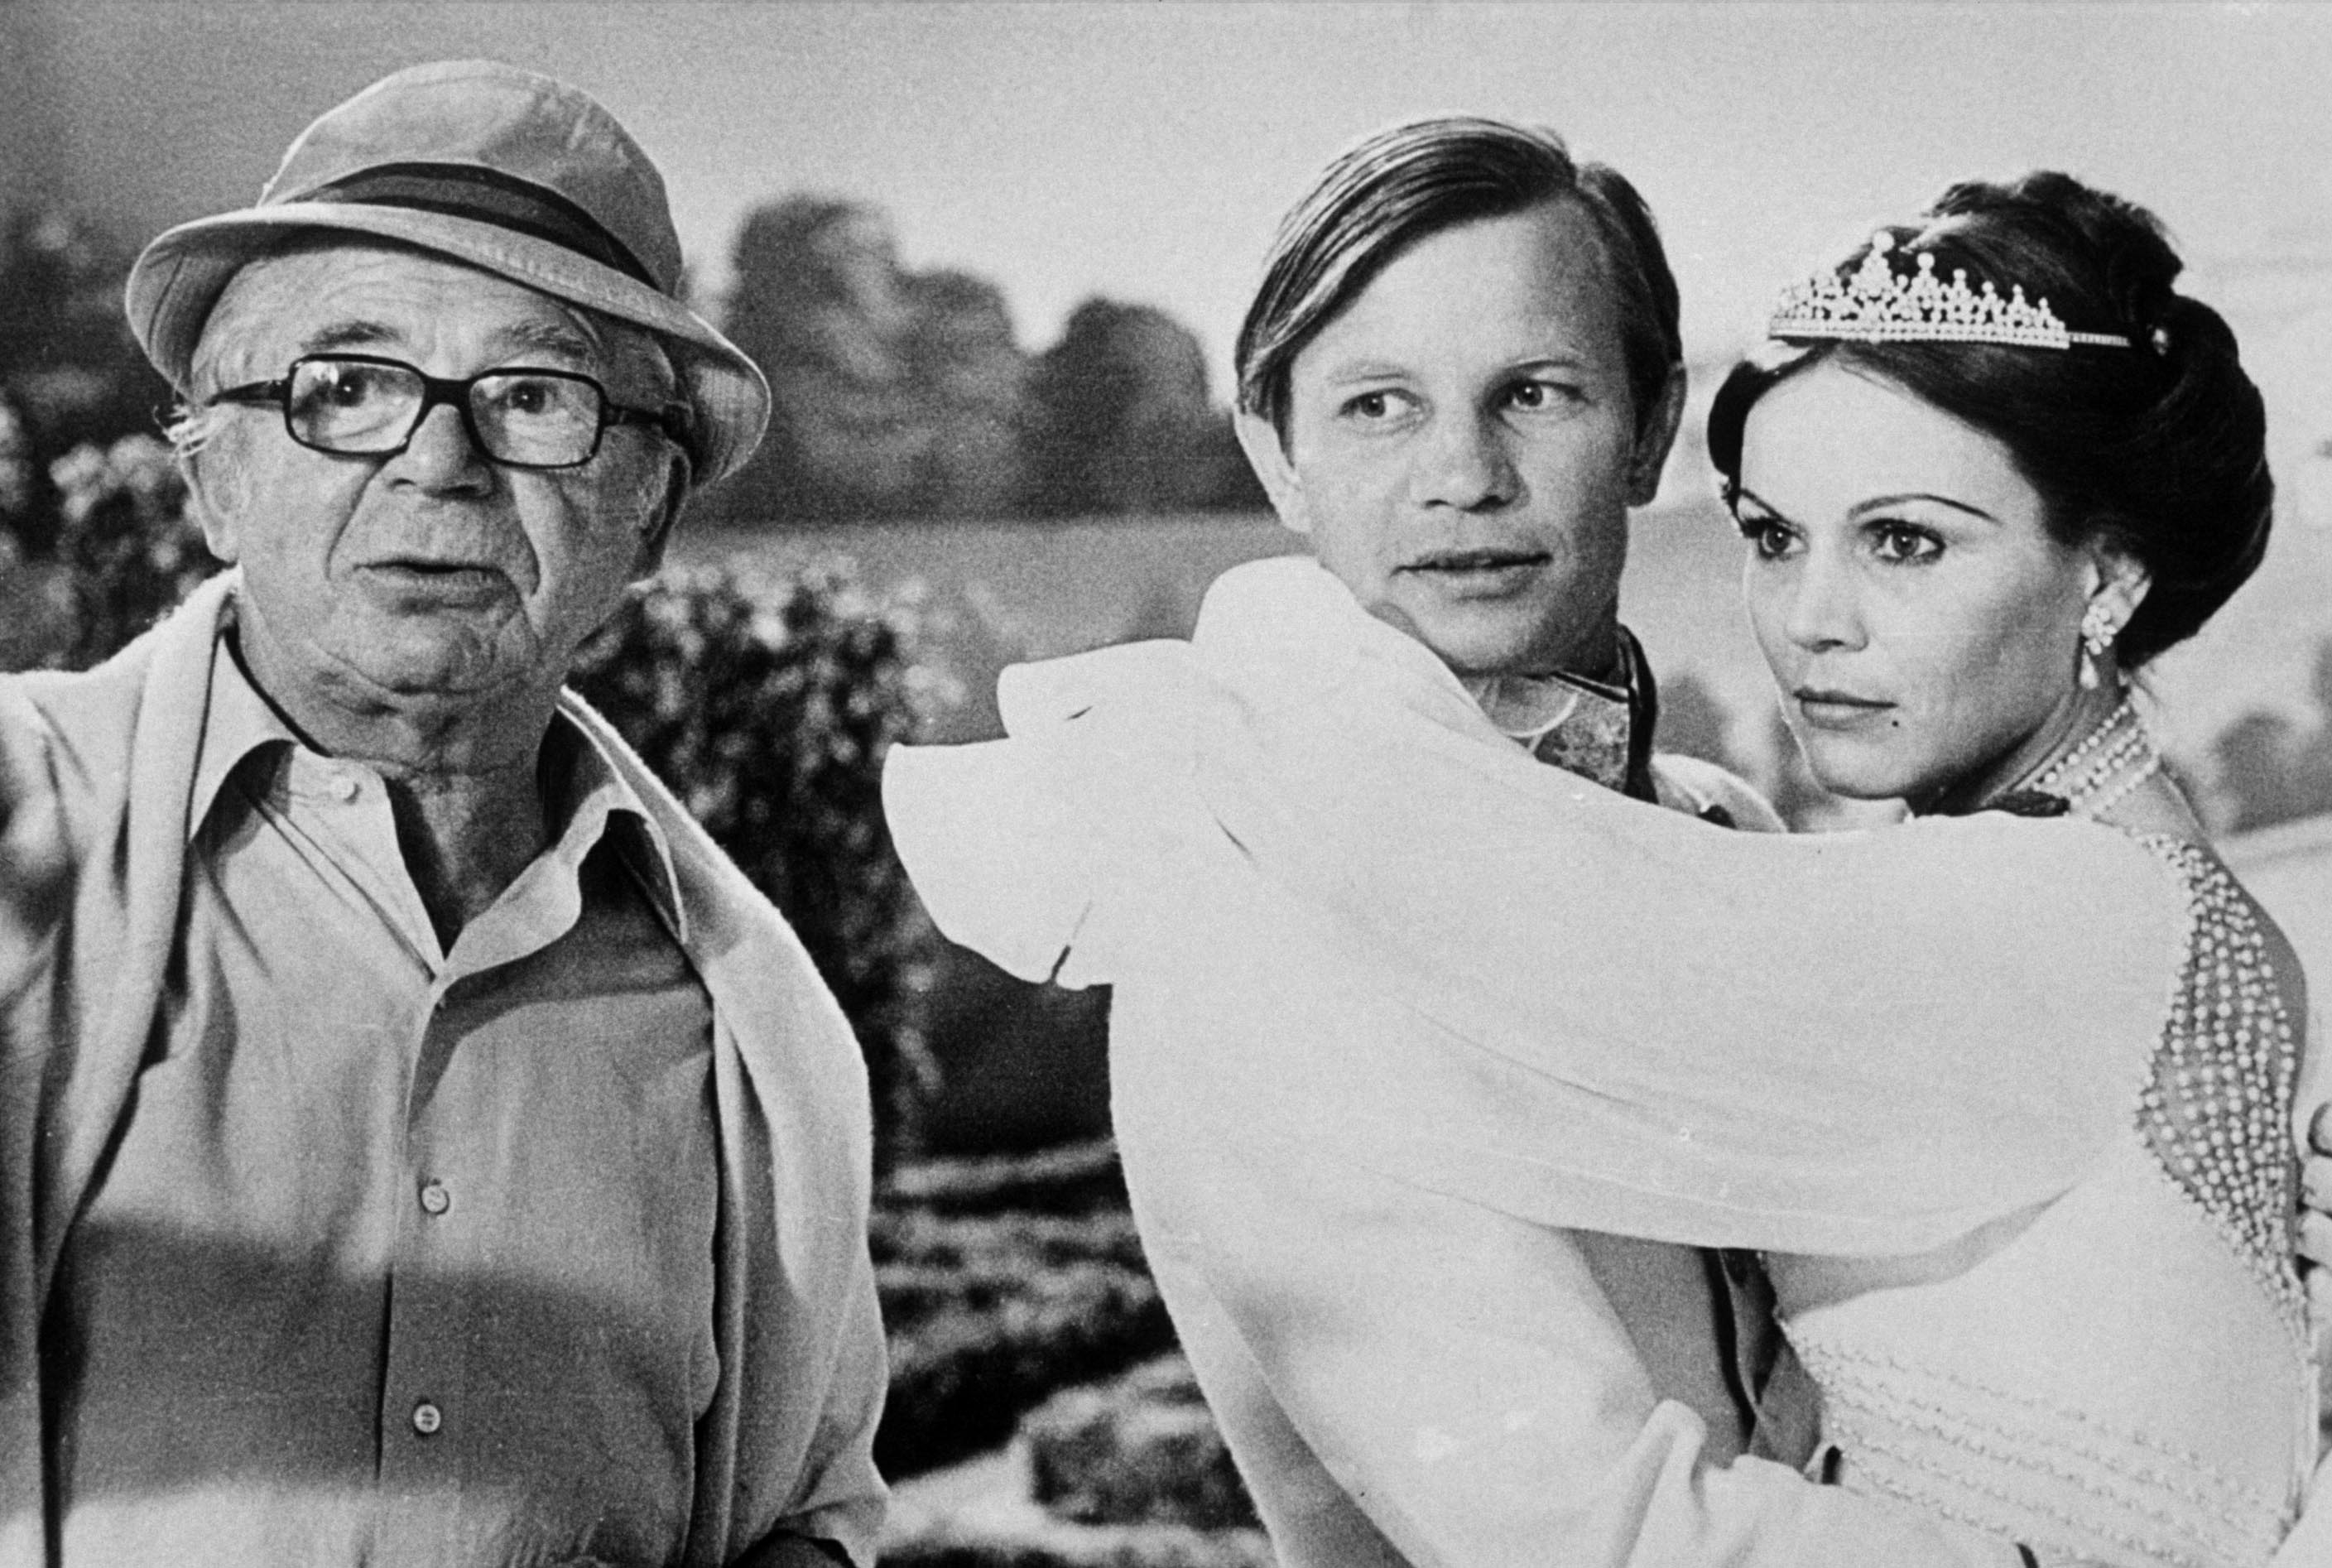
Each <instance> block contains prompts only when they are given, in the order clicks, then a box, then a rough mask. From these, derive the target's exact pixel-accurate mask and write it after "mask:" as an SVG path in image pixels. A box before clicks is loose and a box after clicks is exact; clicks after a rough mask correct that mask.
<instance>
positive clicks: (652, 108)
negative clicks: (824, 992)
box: [5, 0, 2332, 396]
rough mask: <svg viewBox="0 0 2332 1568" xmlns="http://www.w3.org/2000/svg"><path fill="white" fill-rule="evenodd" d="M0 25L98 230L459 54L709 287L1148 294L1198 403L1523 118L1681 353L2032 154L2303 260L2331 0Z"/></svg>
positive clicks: (2178, 217)
mask: <svg viewBox="0 0 2332 1568" xmlns="http://www.w3.org/2000/svg"><path fill="white" fill-rule="evenodd" d="M5 3H7V4H10V5H19V6H24V7H28V8H29V11H28V13H27V14H31V15H33V19H34V24H35V25H36V26H37V27H39V28H41V29H43V32H44V34H45V37H46V41H47V48H48V53H50V55H51V57H52V58H51V61H50V64H49V68H48V69H47V70H46V71H44V72H42V73H41V74H42V75H43V77H44V78H45V79H46V85H45V91H47V92H48V93H49V94H50V95H51V97H52V100H53V101H52V103H51V106H50V110H49V118H50V120H52V121H53V125H52V127H51V133H52V134H53V135H54V136H55V137H56V138H57V139H58V144H59V146H60V147H62V148H67V149H69V151H70V157H69V158H67V159H66V160H65V164H64V166H65V167H70V168H71V169H72V178H73V180H74V182H75V184H76V185H77V186H93V187H101V191H102V194H101V195H100V197H99V198H98V199H100V201H102V200H104V199H106V198H109V197H110V199H112V200H113V201H114V203H115V204H116V210H117V211H119V212H120V213H123V214H125V215H127V216H126V218H125V219H124V220H122V221H126V222H127V224H128V225H129V226H130V227H133V228H144V229H147V230H149V231H150V229H151V228H152V227H155V226H158V225H160V224H162V223H166V222H168V221H174V220H176V219H178V218H182V217H187V216H193V215H197V214H200V213H204V212H209V211H215V210H218V209H219V208H221V207H224V206H233V205H240V203H242V202H243V201H245V200H248V199H249V197H250V196H252V195H253V194H255V192H256V188H257V186H258V185H259V184H260V183H261V181H262V180H263V179H264V177H266V175H267V174H268V172H270V171H271V170H272V167H273V165H274V162H275V159H276V158H277V157H278V156H279V155H280V153H281V150H282V148H283V147H284V145H285V144H286V143H287V142H288V141H289V140H290V139H291V137H292V135H293V134H294V133H295V132H296V131H297V130H298V129H299V128H300V127H301V125H302V124H304V123H305V122H306V121H307V120H309V119H310V118H311V117H312V116H313V115H314V114H315V113H317V112H319V111H320V110H322V109H324V108H326V107H328V106H329V105H330V103H331V102H333V101H335V100H337V99H339V97H341V96H344V95H345V94H346V93H348V92H349V91H354V90H355V89H356V88H358V87H359V86H361V85H363V84H364V83H365V82H366V81H369V80H371V79H372V78H374V77H375V76H377V75H379V74H381V73H382V72H386V71H387V70H390V69H393V68H395V67H396V66H397V65H400V64H404V63H408V62H414V61H417V60H423V59H428V58H434V57H441V56H447V55H460V54H490V55H496V56H500V57H502V58H504V59H508V60H511V61H514V62H519V63H521V64H525V65H530V66H533V67H537V68H540V69H542V70H546V71H550V72H553V73H555V74H558V75H560V76H563V77H566V78H568V79H569V80H571V81H576V82H578V84H580V85H582V86H583V87H585V88H587V89H588V90H589V91H591V92H593V93H594V94H596V95H597V96H598V97H599V98H600V99H602V100H604V101H605V102H606V103H607V105H608V106H609V107H610V108H611V109H613V110H615V111H616V114H617V116H618V117H619V118H621V119H622V120H625V121H626V123H627V124H628V125H629V126H630V127H631V129H633V131H634V132H635V133H636V135H637V136H638V137H639V138H640V139H641V140H642V141H643V142H644V143H645V145H646V146H647V147H648V148H649V149H650V150H651V151H652V153H653V154H654V155H655V157H656V158H658V160H659V161H660V163H661V164H662V166H663V167H664V172H665V176H666V178H667V182H668V184H669V186H670V189H671V193H672V197H673V203H674V212H675V215H676V217H677V220H678V223H679V225H680V229H681V234H682V238H683V244H684V245H685V246H686V248H687V250H688V252H689V253H690V255H691V256H692V257H693V258H694V264H695V266H696V268H697V271H698V275H699V277H700V280H701V281H702V282H704V283H706V284H708V285H710V286H711V287H712V288H714V289H717V288H718V287H719V286H720V284H721V283H722V281H723V279H724V277H725V273H726V254H727V250H728V246H729V244H730V243H731V238H732V236H733V234H734V231H735V228H736V225H737V224H738V221H739V219H740V218H741V215H743V214H744V213H745V212H746V211H747V210H749V209H750V207H751V206H754V205H756V204H758V203H760V202H764V201H768V200H770V199H773V198H775V197H777V196H782V195H785V194H788V193H790V192H796V191H814V192H818V193H823V194H831V195H837V196H850V197H855V198H860V199H864V200H865V201H868V202H872V203H874V204H875V205H877V206H880V207H882V208H883V209H884V211H885V212H886V213H887V214H888V215H889V216H890V218H891V220H892V222H893V223H894V225H895V227H896V230H897V234H898V237H899V242H900V247H901V252H902V255H903V259H904V260H905V262H906V263H908V264H909V265H911V266H914V267H918V268H922V267H938V266H948V267H960V268H963V269H966V270H969V271H971V272H977V273H980V274H982V275H985V276H987V277H989V278H991V279H993V280H994V281H996V282H998V283H999V284H1000V285H1001V286H1002V287H1003V289H1004V291H1005V292H1006V295H1007V298H1008V300H1009V301H1011V304H1012V306H1013V310H1014V313H1015V322H1016V329H1017V330H1018V333H1019V335H1020V336H1021V338H1022V339H1023V341H1024V342H1025V343H1027V345H1028V346H1030V347H1032V348H1041V347H1042V346H1044V345H1045V344H1046V343H1047V342H1049V341H1050V340H1051V339H1052V338H1053V337H1054V336H1055V335H1056V333H1057V331H1058V330H1059V327H1060V324H1061V321H1062V320H1063V319H1064V318H1065V317H1066V314H1067V312H1068V311H1070V310H1071V309H1072V308H1073V307H1074V306H1075V304H1076V303H1077V302H1078V301H1081V300H1083V299H1085V298H1087V297H1090V296H1093V295H1096V294H1099V295H1106V296H1109V297H1111V298H1114V299H1119V300H1125V301H1143V302H1148V303H1153V304H1157V305H1160V306H1162V307H1163V308H1165V309H1166V310H1167V311H1170V312H1171V313H1172V314H1173V315H1174V316H1176V317H1177V318H1179V319H1180V320H1182V321H1184V322H1186V323H1187V324H1188V325H1190V327H1191V328H1192V329H1194V330H1196V331H1198V332H1199V336H1200V338H1201V339H1202V341H1204V343H1205V344H1206V345H1207V348H1208V350H1209V358H1210V361H1211V363H1212V365H1213V367H1214V386H1215V387H1216V391H1217V395H1218V396H1222V395H1223V394H1224V390H1225V387H1226V380H1227V377H1228V364H1229V351H1230V350H1229V346H1230V341H1231V339H1232V336H1233V334H1234V332H1235V331H1236V330H1237V325H1238V317H1239V314H1240V312H1241V311H1242V310H1243V309H1244V306H1245V303H1246V298H1247V292H1248V290H1249V289H1250V288H1251V286H1252V284H1253V282H1254V278H1255V274H1256V270H1257V263H1258V261H1259V258H1260V256H1261V254H1262V252H1263V248H1264V246H1265V244H1266V241H1267V240H1268V238H1269V235H1270V232H1271V229H1272V226H1273V225H1274V224H1275V223H1276V219H1277V217H1278V215H1279V214H1280V212H1281V211H1282V210H1283V209H1284V208H1285V207H1286V206H1288V205H1289V204H1290V203H1291V202H1292V201H1293V200H1294V199H1295V197H1296V196H1298V195H1299V194H1300V193H1301V191H1302V190H1303V188H1304V186H1305V184H1306V182H1307V181H1308V180H1309V178H1310V177H1311V176H1312V175H1313V173H1314V171H1315V170H1316V169H1317V168H1318V167H1319V166H1320V165H1321V164H1322V163H1323V162H1324V160H1325V159H1326V158H1328V157H1329V155H1330V154H1332V153H1333V151H1334V150H1335V149H1336V148H1338V147H1339V146H1341V145H1343V143H1345V142H1347V141H1349V140H1351V139H1353V138H1355V137H1357V136H1359V135H1361V134H1363V133H1365V132H1367V131H1369V130H1371V129H1375V128H1377V127H1379V126H1381V125H1383V124H1385V123H1387V122H1389V121H1391V120H1395V119H1398V118H1400V117H1402V116H1405V115H1409V114H1414V113H1419V112H1429V111H1435V110H1467V111H1473V112H1485V113H1490V114H1497V115H1506V116H1513V117H1517V118H1522V119H1526V120H1535V121H1540V122H1543V123H1546V124H1549V125H1552V126H1553V127H1554V128H1556V129H1558V130H1560V131H1561V132H1562V133H1563V135H1564V136H1565V137H1566V138H1567V139H1569V140H1570V141H1571V143H1572V147H1573V148H1574V150H1575V151H1577V152H1579V153H1581V154H1582V155H1584V156H1587V157H1592V158H1601V159H1603V160H1605V161H1608V162H1610V163H1612V164H1615V165H1617V166H1618V167H1620V169H1622V170H1623V171H1624V172H1626V173H1627V174H1628V175H1629V176H1630V177H1631V178H1633V179H1634V180H1635V181H1636V182H1637V184H1638V185H1639V186H1640V187H1641V188H1642V189H1643V191H1644V192H1645V194H1646V195H1647V196H1648V197H1649V199H1650V201H1651V203H1652V205H1653V206H1654V208H1655V210H1656V211H1657V212H1658V214H1659V215H1660V217H1661V220H1662V222H1663V225H1664V226H1665V229H1666V232H1667V234H1668V241H1669V244H1670V246H1671V249H1672V252H1673V254H1674V261H1675V264H1676V267H1677V272H1678V275H1679V279H1680V282H1681V283H1682V286H1683V290H1684V296H1685V309H1686V325H1687V338H1688V339H1689V340H1690V344H1691V347H1692V349H1693V352H1694V354H1695V356H1696V357H1704V356H1709V355H1715V354H1721V353H1723V352H1725V351H1727V350H1729V349H1731V348H1732V347H1733V346H1735V344H1737V343H1738V342H1740V341H1741V340H1742V339H1744V338H1745V337H1746V336H1747V333H1748V330H1749V328H1750V326H1751V324H1752V323H1753V322H1754V320H1755V319H1756V317H1757V315H1758V314H1759V312H1760V311H1761V310H1762V308H1763V305H1764V303H1765V302H1766V301H1768V300H1769V299H1770V297H1771V296H1772V294H1773V292H1774V291H1775V290H1776V289H1777V288H1779V287H1780V286H1781V285H1782V284H1783V283H1785V282H1788V281H1790V280H1791V279H1792V277H1794V276H1795V275H1797V274H1799V273H1800V272H1803V271H1804V270H1805V269H1806V268H1807V267H1808V266H1809V265H1811V263H1813V262H1815V261H1816V260H1818V259H1819V258H1820V257H1821V254H1822V253H1824V252H1826V251H1829V250H1831V249H1833V248H1836V247H1838V246H1840V245H1842V244H1846V243H1848V242H1849V241H1851V240H1852V239H1853V238H1854V237H1855V236H1856V235H1857V234H1859V233H1860V232H1861V231H1862V230H1864V229H1865V228H1867V227H1868V225H1869V224H1871V223H1872V222H1873V221H1875V220H1878V219H1881V218H1888V217H1901V216H1905V215H1908V214H1909V213H1911V212H1913V211H1915V210H1916V208H1917V207H1918V206H1920V205H1922V204H1923V203H1924V202H1925V201H1926V199H1927V198H1929V197H1931V196H1934V195H1935V193H1936V192H1938V191H1939V190H1940V189H1941V188H1942V187H1943V186H1944V185H1945V184H1946V183H1947V182H1948V181H1949V180H1951V179H1953V178H1956V177H1964V176H1968V175H1999V174H2006V173H2012V172H2015V171H2018V170H2021V169H2023V168H2026V167H2034V166H2041V165H2049V166H2055V167H2065V168H2069V169H2071V170H2073V171H2075V172H2077V173H2079V174H2082V175H2084V176H2087V177H2089V178H2091V179H2093V180H2096V181H2098V182H2099V183H2102V184H2104V185H2106V186H2108V187H2109V188H2113V189H2116V190H2118V191H2120V192H2122V193H2123V194H2125V195H2127V196H2132V197H2134V198H2136V199H2137V200H2139V201H2142V202H2144V203H2146V204H2147V205H2149V206H2153V207H2154V208H2155V210H2156V211H2158V212H2159V213H2160V214H2161V215H2162V216H2163V217H2164V218H2165V220H2166V221H2167V222H2168V223H2169V224H2170V225H2171V226H2172V228H2173V229H2174V232H2175V233H2176V234H2177V235H2178V236H2179V238H2180V240H2181V241H2182V243H2183V244H2184V247H2185V249H2186V250H2187V252H2188V253H2190V255H2191V256H2192V257H2193V259H2194V260H2195V262H2196V263H2197V265H2198V269H2199V268H2207V267H2220V268H2232V269H2235V270H2236V271H2238V272H2240V271H2241V269H2242V268H2244V267H2247V266H2256V265H2258V264H2259V263H2260V260H2261V258H2270V257H2288V256H2290V255H2294V254H2308V255H2318V256H2324V257H2332V109H2327V106H2326V93H2325V88H2326V84H2327V82H2332V9H2319V8H2316V7H2310V6H2304V5H2197V4H2190V5H2114V4H2084V5H2007V4H1994V5H1904V4H1890V5H1685V4H1669V5H1403V4H1367V5H1332V4H1304V5H1274V4H1240V5H1209V4H1195V3H1191V4H1131V3H1128V4H1068V3H1059V4H1044V5H997V4H973V5H940V4H904V3H888V4H864V3H862V4H845V3H826V4H818V3H812V4H792V5H722V4H680V5H654V4H636V3H627V4H620V5H537V4H517V3H483V4H482V3H478V0H466V3H463V4H399V5H388V4H370V3H366V0H332V3H329V4H301V5H284V4H264V5H261V4H217V3H194V0H168V3H167V4H162V5H154V4H132V3H130V0H5ZM124 237H125V238H128V239H130V240H132V241H135V240H139V239H142V238H143V237H145V236H144V234H142V233H134V234H128V235H125V236H124Z"/></svg>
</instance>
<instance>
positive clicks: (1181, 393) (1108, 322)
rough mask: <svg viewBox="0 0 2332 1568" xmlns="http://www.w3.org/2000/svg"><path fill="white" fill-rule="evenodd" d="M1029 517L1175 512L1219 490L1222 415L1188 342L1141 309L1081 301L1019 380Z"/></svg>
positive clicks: (1174, 326) (1160, 317)
mask: <svg viewBox="0 0 2332 1568" xmlns="http://www.w3.org/2000/svg"><path fill="white" fill-rule="evenodd" d="M1029 404H1030V431H1029V470H1030V473H1029V477H1030V492H1029V502H1030V509H1031V510H1032V511H1035V512H1043V513H1048V514H1052V515H1056V516H1075V515H1078V514H1081V513H1086V512H1179V511H1187V510H1189V509H1190V508H1192V507H1196V506H1202V505H1205V504H1207V503H1208V502H1209V501H1210V500H1212V499H1213V492H1215V491H1216V490H1218V489H1219V487H1220V483H1221V476H1220V473H1219V467H1220V460H1221V452H1222V450H1223V448H1225V447H1227V446H1228V445H1229V433H1228V427H1225V428H1222V429H1220V430H1218V429H1217V427H1218V426H1222V425H1223V423H1224V422H1223V416H1222V415H1221V413H1220V412H1219V410H1217V409H1216V408H1215V407H1214V406H1212V405H1211V404H1210V403H1209V401H1208V400H1207V361H1206V355H1205V353H1204V352H1203V351H1202V350H1201V349H1199V340H1198V339H1197V338H1196V337H1195V336H1193V335H1192V334H1191V332H1190V329H1189V328H1187V327H1184V326H1182V325H1181V324H1180V322H1177V321H1176V320H1173V319H1172V318H1171V317H1170V316H1168V315H1166V314H1165V313H1164V312H1163V311H1158V310H1156V309H1153V308H1152V307H1151V306H1148V305H1126V304H1120V303H1118V302H1117V301H1113V300H1088V301H1085V303H1084V304H1082V305H1079V306H1078V307H1077V308H1076V310H1075V311H1074V312H1072V313H1071V315H1070V317H1069V321H1068V326H1067V328H1066V330H1065V331H1064V332H1063V334H1062V337H1061V340H1060V342H1059V343H1058V344H1056V346H1054V347H1053V348H1052V349H1048V350H1047V352H1046V353H1045V354H1043V355H1042V356H1040V357H1039V358H1038V359H1037V364H1036V368H1035V370H1034V372H1033V374H1032V375H1031V377H1030V380H1029Z"/></svg>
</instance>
